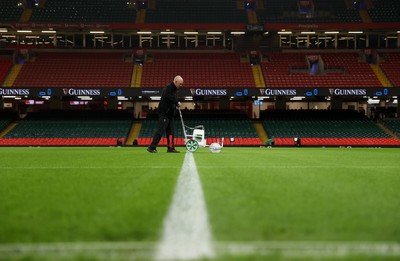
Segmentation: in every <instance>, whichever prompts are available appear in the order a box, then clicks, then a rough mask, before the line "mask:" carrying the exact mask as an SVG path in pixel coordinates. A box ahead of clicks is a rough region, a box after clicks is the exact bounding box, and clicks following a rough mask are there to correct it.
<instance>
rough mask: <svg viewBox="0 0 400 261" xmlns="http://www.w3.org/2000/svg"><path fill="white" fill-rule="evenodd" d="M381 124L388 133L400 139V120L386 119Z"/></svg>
mask: <svg viewBox="0 0 400 261" xmlns="http://www.w3.org/2000/svg"><path fill="white" fill-rule="evenodd" d="M383 123H384V125H385V126H386V128H388V129H389V130H390V131H392V132H393V133H395V134H396V135H397V136H399V137H400V119H398V118H386V119H383Z"/></svg>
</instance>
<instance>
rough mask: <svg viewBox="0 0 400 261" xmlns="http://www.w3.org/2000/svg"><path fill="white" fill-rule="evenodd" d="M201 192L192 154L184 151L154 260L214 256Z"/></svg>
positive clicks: (193, 258)
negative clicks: (183, 158)
mask: <svg viewBox="0 0 400 261" xmlns="http://www.w3.org/2000/svg"><path fill="white" fill-rule="evenodd" d="M212 241H213V240H212V234H211V229H210V225H209V223H208V214H207V208H206V204H205V201H204V195H203V189H202V186H201V182H200V178H199V174H198V172H197V167H196V163H195V160H194V157H193V154H192V153H190V152H187V153H186V155H185V160H184V162H183V165H182V169H181V172H180V175H179V178H178V182H177V185H176V188H175V193H174V196H173V199H172V203H171V206H170V208H169V211H168V214H167V216H166V217H165V220H164V228H163V233H162V238H161V241H160V243H159V245H158V246H157V250H156V254H155V260H195V259H200V258H212V257H214V255H215V252H214V248H213V243H212Z"/></svg>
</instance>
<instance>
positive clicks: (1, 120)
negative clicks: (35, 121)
mask: <svg viewBox="0 0 400 261" xmlns="http://www.w3.org/2000/svg"><path fill="white" fill-rule="evenodd" d="M15 118H16V113H15V112H13V111H11V110H0V132H1V131H3V130H4V128H6V127H7V125H8V124H10V122H11V121H12V120H13V119H15Z"/></svg>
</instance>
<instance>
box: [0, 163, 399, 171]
mask: <svg viewBox="0 0 400 261" xmlns="http://www.w3.org/2000/svg"><path fill="white" fill-rule="evenodd" d="M231 167H233V168H235V169H248V168H249V167H251V168H253V169H257V168H258V169H263V170H265V169H310V168H313V169H332V166H315V165H301V166H298V165H288V166H268V167H266V166H265V165H260V166H257V165H251V166H247V165H243V164H242V165H240V166H233V165H231ZM346 168H347V167H346ZM1 169H4V170H14V169H22V170H23V169H29V170H31V169H132V166H129V165H126V166H0V170H1ZM135 169H180V167H174V166H169V167H165V166H136V165H135ZM198 169H226V167H224V166H202V167H199V168H198ZM349 169H389V170H390V169H400V168H399V167H398V166H376V165H375V166H365V165H364V166H352V167H351V168H349Z"/></svg>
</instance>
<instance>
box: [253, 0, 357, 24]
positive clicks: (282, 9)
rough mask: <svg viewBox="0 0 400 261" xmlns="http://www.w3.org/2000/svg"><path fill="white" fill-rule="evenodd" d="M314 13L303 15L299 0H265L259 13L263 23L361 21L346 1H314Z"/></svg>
mask: <svg viewBox="0 0 400 261" xmlns="http://www.w3.org/2000/svg"><path fill="white" fill-rule="evenodd" d="M313 3H314V12H313V15H307V16H306V15H305V14H303V15H301V14H299V11H298V6H297V1H282V0H263V6H264V9H262V10H258V11H257V14H258V16H259V20H260V21H261V22H262V23H302V24H304V23H360V22H361V18H360V15H359V14H358V12H357V11H356V10H354V9H348V8H347V7H346V5H345V2H344V1H337V0H322V1H321V0H319V1H313Z"/></svg>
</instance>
